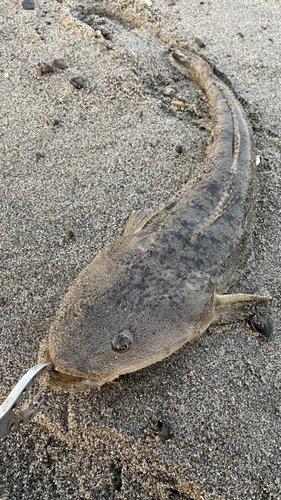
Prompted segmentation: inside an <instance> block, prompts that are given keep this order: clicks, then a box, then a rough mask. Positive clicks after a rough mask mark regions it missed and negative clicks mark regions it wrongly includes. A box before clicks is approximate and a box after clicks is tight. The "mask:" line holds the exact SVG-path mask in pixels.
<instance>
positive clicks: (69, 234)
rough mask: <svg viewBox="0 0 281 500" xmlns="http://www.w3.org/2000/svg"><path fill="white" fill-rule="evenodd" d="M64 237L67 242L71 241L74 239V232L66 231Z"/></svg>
mask: <svg viewBox="0 0 281 500" xmlns="http://www.w3.org/2000/svg"><path fill="white" fill-rule="evenodd" d="M64 237H65V239H66V240H67V241H71V240H73V238H74V232H73V231H71V229H69V231H66V233H65V235H64Z"/></svg>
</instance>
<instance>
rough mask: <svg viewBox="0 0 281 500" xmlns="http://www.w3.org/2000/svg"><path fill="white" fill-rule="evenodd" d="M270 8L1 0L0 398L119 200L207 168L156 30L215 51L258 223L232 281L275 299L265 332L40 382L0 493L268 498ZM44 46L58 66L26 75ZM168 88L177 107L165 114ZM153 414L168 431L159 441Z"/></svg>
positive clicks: (176, 183)
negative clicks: (253, 162)
mask: <svg viewBox="0 0 281 500" xmlns="http://www.w3.org/2000/svg"><path fill="white" fill-rule="evenodd" d="M30 1H31V0H30ZM150 3H151V5H150ZM69 8H70V9H71V12H72V14H73V15H71V13H70V10H69ZM280 9H281V5H280V2H279V1H275V0H268V1H264V0H254V1H251V2H250V1H248V2H247V1H246V0H238V1H236V2H230V1H227V0H218V1H216V2H211V1H198V0H190V1H188V2H187V1H184V0H178V1H177V0H167V1H164V0H154V1H152V2H149V1H148V0H146V1H145V0H143V2H139V1H133V0H131V1H129V0H120V1H116V2H113V1H111V2H107V1H100V2H92V3H90V2H86V1H84V2H80V3H79V4H77V5H75V3H74V2H73V4H70V3H69V2H58V1H51V0H46V1H42V0H35V9H34V10H24V9H23V7H22V4H21V2H17V1H15V2H10V1H8V0H2V2H1V5H0V16H1V17H0V23H1V25H0V63H1V66H0V82H1V83H0V85H1V94H0V95H1V129H0V130H1V145H0V147H1V169H0V177H1V180H0V193H1V195H0V205H1V217H0V232H1V241H0V250H1V290H0V299H3V300H2V304H3V305H2V307H1V337H0V342H1V344H0V345H1V365H0V377H1V389H0V399H1V400H2V399H4V397H5V396H6V395H7V393H8V392H9V390H11V388H12V387H13V386H14V385H15V383H16V382H17V380H18V379H19V378H20V377H21V376H22V375H23V373H24V372H25V371H27V370H28V368H29V367H30V366H32V365H34V364H35V363H36V360H37V353H38V349H39V344H40V341H41V340H42V339H43V338H44V336H45V335H46V334H47V333H48V329H49V326H50V323H51V321H52V319H53V317H54V314H55V311H56V309H57V307H58V305H59V303H60V300H61V298H62V297H63V295H64V293H65V291H66V290H67V287H68V286H69V284H70V283H71V282H72V280H73V279H74V278H75V277H76V276H77V274H78V272H79V271H80V270H82V269H83V268H84V267H85V265H86V264H88V263H89V262H90V261H91V260H92V259H93V258H94V256H95V254H96V253H97V252H98V251H100V250H101V249H102V248H103V247H104V245H105V244H106V243H107V242H109V241H112V240H113V239H114V238H116V236H117V235H118V234H120V232H122V230H123V229H124V226H125V223H126V219H127V217H128V216H129V214H130V212H131V211H132V210H133V209H145V208H149V207H152V206H155V205H157V204H158V203H160V202H161V201H165V200H167V199H169V197H170V196H171V195H172V194H173V193H174V192H175V191H177V190H178V189H180V188H181V187H182V186H183V185H184V184H185V182H187V180H188V179H189V177H190V175H191V173H193V172H194V171H196V172H198V175H200V170H202V169H204V158H205V150H206V144H207V141H208V137H209V133H210V126H211V123H210V121H209V118H208V113H207V107H206V103H205V101H204V99H203V96H202V94H200V93H198V88H197V87H196V86H195V85H193V84H192V83H191V82H188V81H186V80H185V79H184V78H183V77H181V76H180V75H177V74H176V73H175V71H174V70H172V69H171V68H170V66H169V63H168V62H167V55H168V51H169V43H175V44H179V45H180V46H188V47H190V48H192V49H195V50H197V51H198V53H201V54H202V55H204V56H205V57H206V58H207V60H208V61H210V62H211V63H212V64H213V65H215V67H216V69H217V71H219V72H220V73H221V76H222V77H223V78H224V79H227V80H228V81H230V82H231V85H232V88H233V90H234V91H235V94H236V95H237V97H238V98H239V99H240V101H241V102H242V103H243V105H244V108H245V110H246V112H247V114H248V116H249V119H250V122H251V124H252V127H253V130H254V138H255V142H256V146H257V154H258V155H259V156H260V160H261V161H260V163H259V165H258V169H257V188H258V189H257V194H256V224H255V227H254V230H253V248H252V252H251V255H250V256H249V259H248V261H247V264H246V266H245V268H244V269H242V270H239V271H240V272H239V273H237V276H236V277H234V279H233V286H232V291H236V292H240V291H241V292H242V291H243V292H246V293H253V292H265V291H268V292H269V293H270V294H271V295H272V297H273V300H272V302H271V304H270V305H269V304H266V305H265V304H264V305H259V306H258V307H257V311H256V312H257V313H258V314H259V315H264V316H265V317H266V318H267V321H268V323H269V325H270V330H271V338H270V339H269V340H268V341H264V340H263V339H261V338H259V337H256V336H254V335H253V333H252V332H251V331H250V330H249V328H247V327H246V326H245V323H244V322H239V323H236V324H231V325H226V326H223V327H219V328H212V329H211V330H210V331H208V332H206V333H205V334H204V335H203V336H202V337H201V338H199V339H198V340H197V341H194V342H193V343H191V344H188V345H187V346H186V347H184V348H183V349H181V350H180V351H179V352H177V353H176V354H174V355H173V356H171V357H170V358H168V359H166V360H164V361H163V362H161V363H158V364H156V365H154V366H151V367H149V368H146V369H144V370H142V371H140V372H137V373H135V374H130V375H126V376H123V377H121V379H120V381H119V383H117V384H116V385H112V386H111V385H110V386H109V385H108V386H104V387H102V389H101V391H100V392H97V391H95V390H92V391H90V392H88V393H86V394H85V393H84V394H78V395H69V394H60V393H57V392H54V391H51V390H48V389H45V388H44V387H42V386H40V385H39V384H38V385H37V387H35V389H38V390H39V393H40V395H42V394H43V395H44V396H45V402H44V404H43V405H42V407H41V409H40V412H39V413H38V415H37V416H36V417H35V418H34V419H33V421H32V423H30V424H29V425H28V426H26V427H25V428H23V429H22V431H21V432H18V433H15V434H12V435H10V436H9V437H7V438H5V439H4V440H3V441H2V442H1V448H0V499H1V500H13V499H16V500H19V499H29V500H30V499H33V498H42V499H48V500H51V499H52V500H53V499H54V500H55V499H93V500H96V499H97V500H98V499H116V500H117V499H120V500H121V499H122V500H123V499H151V498H153V499H184V500H199V499H202V500H215V499H219V500H223V499H225V500H234V499H235V500H236V499H237V500H238V499H239V500H241V499H249V500H254V499H255V500H256V499H257V500H258V499H260V500H277V499H281V479H280V470H281V453H280V430H281V399H280V386H281V380H280V364H281V362H280V359H281V356H280V350H281V344H280V312H279V307H278V305H279V298H280V277H279V276H280V253H281V248H280V243H279V242H280V232H281V227H280V213H281V203H280V170H281V165H280V140H279V136H280V128H281V126H280V118H279V117H280V115H281V109H280V108H281V91H280V89H281V85H280V79H281V77H280V74H281V67H280V66H281V64H280V49H281V47H280V44H281V42H280V40H281V37H280V30H281V29H280V24H281V23H280V21H281V19H280V17H281V16H280ZM73 16H76V17H77V18H79V19H81V21H83V22H80V21H77V20H75V19H74V17H73ZM85 22H86V23H89V25H90V26H89V25H87V24H84V23H85ZM102 33H103V36H100V34H102ZM202 45H205V46H204V47H203V46H202ZM55 58H63V59H64V60H65V61H66V62H67V64H68V67H67V68H66V69H64V70H61V69H60V70H57V71H55V72H54V73H51V74H46V75H43V76H39V75H38V71H39V66H40V64H42V63H49V64H51V63H52V61H53V60H54V59H55ZM73 77H80V78H82V80H83V84H84V87H83V88H81V89H76V88H75V87H74V86H73V85H71V83H70V79H71V78H73ZM168 85H170V86H172V87H173V88H174V89H175V96H176V97H177V98H179V99H184V100H185V102H186V109H185V110H184V111H180V110H179V111H176V112H175V113H174V112H171V110H170V107H169V98H167V97H165V95H164V94H163V91H164V89H165V87H166V86H168ZM178 144H180V145H182V146H183V153H182V154H178V153H177V152H176V151H175V147H176V146H177V145H178ZM68 231H72V232H73V233H74V236H73V237H72V238H69V233H68ZM214 250H215V249H214ZM35 394H36V390H34V395H33V393H32V394H31V396H30V398H31V399H32V398H33V397H35ZM159 421H160V422H164V423H165V424H167V425H168V426H169V428H170V431H171V438H170V439H169V440H167V441H164V442H163V441H161V439H160V437H159V436H158V433H157V427H158V422H159Z"/></svg>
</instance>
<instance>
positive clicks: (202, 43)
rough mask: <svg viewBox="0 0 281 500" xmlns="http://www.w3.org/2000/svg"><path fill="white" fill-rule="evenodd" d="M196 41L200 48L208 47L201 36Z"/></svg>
mask: <svg viewBox="0 0 281 500" xmlns="http://www.w3.org/2000/svg"><path fill="white" fill-rule="evenodd" d="M195 42H196V43H197V45H198V46H199V47H200V49H203V48H204V47H206V44H205V43H204V42H203V41H202V40H201V39H200V38H197V37H196V38H195Z"/></svg>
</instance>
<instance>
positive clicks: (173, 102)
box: [170, 101, 185, 109]
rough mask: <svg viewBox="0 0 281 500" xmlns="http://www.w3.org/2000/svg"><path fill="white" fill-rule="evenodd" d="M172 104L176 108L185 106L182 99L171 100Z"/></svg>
mask: <svg viewBox="0 0 281 500" xmlns="http://www.w3.org/2000/svg"><path fill="white" fill-rule="evenodd" d="M170 106H175V108H181V109H183V108H185V104H184V102H182V101H171V102H170Z"/></svg>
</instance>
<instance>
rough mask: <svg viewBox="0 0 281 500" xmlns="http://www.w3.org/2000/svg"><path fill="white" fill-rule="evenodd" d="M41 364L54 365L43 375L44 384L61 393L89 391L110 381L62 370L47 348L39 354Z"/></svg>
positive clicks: (102, 377)
mask: <svg viewBox="0 0 281 500" xmlns="http://www.w3.org/2000/svg"><path fill="white" fill-rule="evenodd" d="M39 361H40V362H44V363H46V362H49V363H52V365H53V366H52V368H51V369H50V370H46V371H45V373H44V374H43V375H42V382H43V384H44V385H46V386H47V387H50V388H52V389H55V390H57V391H60V392H84V391H88V390H89V389H91V388H93V387H96V388H98V389H99V388H100V387H101V386H102V385H103V384H105V383H106V382H107V381H108V380H107V377H106V376H101V375H99V376H95V375H94V374H93V375H92V378H89V376H86V375H83V374H80V373H77V374H75V373H74V374H73V373H68V372H67V371H65V370H61V369H60V368H59V367H57V366H56V363H55V362H54V361H53V360H52V358H51V355H50V351H49V349H48V348H47V349H46V347H45V349H44V352H42V351H41V352H40V353H39Z"/></svg>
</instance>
